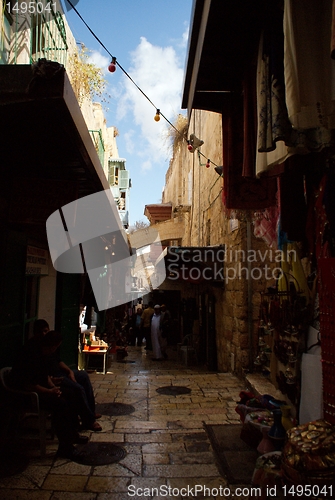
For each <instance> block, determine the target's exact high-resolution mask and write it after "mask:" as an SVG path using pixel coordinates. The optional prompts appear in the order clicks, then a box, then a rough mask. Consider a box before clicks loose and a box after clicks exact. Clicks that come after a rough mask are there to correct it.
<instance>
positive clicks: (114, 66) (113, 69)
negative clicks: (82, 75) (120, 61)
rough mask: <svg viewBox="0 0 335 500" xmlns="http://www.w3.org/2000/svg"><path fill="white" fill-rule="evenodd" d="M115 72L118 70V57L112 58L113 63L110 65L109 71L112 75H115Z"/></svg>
mask: <svg viewBox="0 0 335 500" xmlns="http://www.w3.org/2000/svg"><path fill="white" fill-rule="evenodd" d="M115 70H116V57H112V61H111V63H110V65H109V66H108V71H109V72H110V73H114V71H115Z"/></svg>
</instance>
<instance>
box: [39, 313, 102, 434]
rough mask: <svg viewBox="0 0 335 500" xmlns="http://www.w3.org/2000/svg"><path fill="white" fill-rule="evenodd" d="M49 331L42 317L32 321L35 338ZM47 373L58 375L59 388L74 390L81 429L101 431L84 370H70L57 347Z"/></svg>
mask: <svg viewBox="0 0 335 500" xmlns="http://www.w3.org/2000/svg"><path fill="white" fill-rule="evenodd" d="M47 332H49V325H48V323H47V322H46V321H45V320H44V319H38V320H36V321H35V323H34V337H33V338H35V339H40V338H43V336H44V335H45V334H46V333H47ZM49 375H51V377H54V378H55V381H57V379H58V378H59V377H61V378H62V380H61V389H63V390H64V389H65V387H66V388H67V389H69V390H72V391H74V394H75V399H76V401H77V403H78V415H79V416H80V418H81V421H82V427H83V429H89V430H92V431H95V432H98V431H101V430H102V427H101V425H99V423H98V422H97V421H96V419H97V418H100V417H101V415H100V414H96V413H95V398H94V393H93V387H92V384H91V381H90V378H89V376H88V374H87V373H86V371H85V370H71V368H69V367H68V366H67V365H66V364H65V363H64V362H63V361H61V359H60V354H59V349H57V351H55V352H54V353H53V355H52V356H51V357H50V364H49Z"/></svg>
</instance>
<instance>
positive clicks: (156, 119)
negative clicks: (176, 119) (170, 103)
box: [154, 109, 161, 122]
mask: <svg viewBox="0 0 335 500" xmlns="http://www.w3.org/2000/svg"><path fill="white" fill-rule="evenodd" d="M160 119H161V112H160V110H159V109H157V110H156V114H155V116H154V120H155V122H159V120H160Z"/></svg>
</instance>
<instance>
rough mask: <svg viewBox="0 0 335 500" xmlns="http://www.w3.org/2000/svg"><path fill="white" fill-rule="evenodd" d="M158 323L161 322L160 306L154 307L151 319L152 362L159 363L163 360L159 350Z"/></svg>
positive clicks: (159, 330) (159, 334)
mask: <svg viewBox="0 0 335 500" xmlns="http://www.w3.org/2000/svg"><path fill="white" fill-rule="evenodd" d="M160 321H161V306H160V305H158V304H157V305H155V307H154V314H153V316H152V318H151V343H152V350H153V355H154V357H153V358H152V360H153V361H161V360H162V359H164V358H163V353H162V350H161V340H160V336H161V329H160Z"/></svg>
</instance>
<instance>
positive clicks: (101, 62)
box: [88, 50, 110, 73]
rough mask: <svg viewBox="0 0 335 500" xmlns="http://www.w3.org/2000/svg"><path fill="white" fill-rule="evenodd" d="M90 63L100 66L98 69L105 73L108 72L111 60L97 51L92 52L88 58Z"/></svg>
mask: <svg viewBox="0 0 335 500" xmlns="http://www.w3.org/2000/svg"><path fill="white" fill-rule="evenodd" d="M88 61H89V62H90V63H92V64H95V65H96V66H98V68H101V69H102V70H103V72H104V73H106V72H107V68H108V65H109V63H110V60H109V59H108V57H106V56H103V55H102V54H100V52H98V51H97V50H92V51H90V56H89V58H88Z"/></svg>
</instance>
